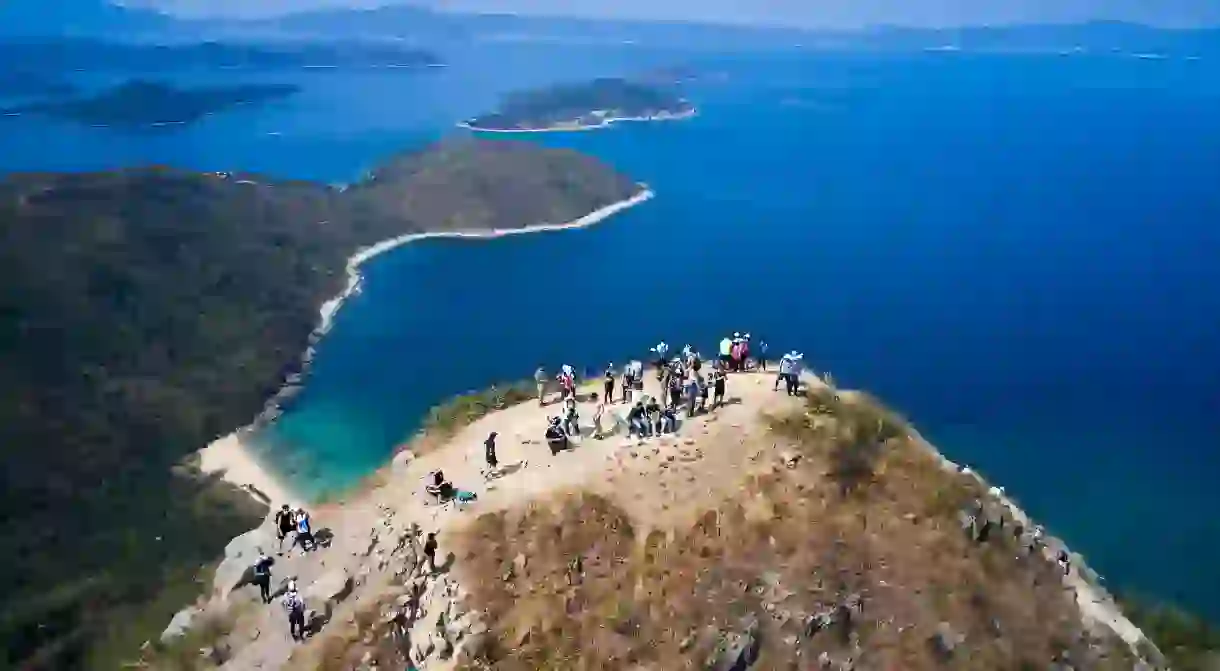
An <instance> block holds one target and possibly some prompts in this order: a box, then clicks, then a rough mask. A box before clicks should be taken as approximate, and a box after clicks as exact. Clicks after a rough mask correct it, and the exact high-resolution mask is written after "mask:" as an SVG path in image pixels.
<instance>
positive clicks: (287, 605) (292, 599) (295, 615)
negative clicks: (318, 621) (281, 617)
mask: <svg viewBox="0 0 1220 671" xmlns="http://www.w3.org/2000/svg"><path fill="white" fill-rule="evenodd" d="M283 603H284V610H286V611H288V634H289V635H290V636H292V640H294V641H303V640H305V600H304V599H302V598H301V594H300V593H299V592H297V581H295V580H289V581H288V592H287V593H285V594H284V601H283Z"/></svg>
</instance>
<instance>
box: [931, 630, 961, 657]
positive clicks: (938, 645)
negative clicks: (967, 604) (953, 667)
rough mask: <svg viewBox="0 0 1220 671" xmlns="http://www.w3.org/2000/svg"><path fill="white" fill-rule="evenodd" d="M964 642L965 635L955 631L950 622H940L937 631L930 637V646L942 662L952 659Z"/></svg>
mask: <svg viewBox="0 0 1220 671" xmlns="http://www.w3.org/2000/svg"><path fill="white" fill-rule="evenodd" d="M962 642H963V637H962V636H960V635H959V634H958V633H957V632H956V631H954V630H953V627H952V626H950V625H949V623H948V622H941V623H940V624H938V625H937V626H936V632H935V633H933V634H932V636H930V637H929V638H928V646H929V647H930V648H931V649H932V654H933V655H935V656H936V657H937V659H939V660H941V661H942V662H948V661H949V660H950V659H952V658H953V655H954V653H955V652H956V651H957V648H958V646H960V645H961V644H962Z"/></svg>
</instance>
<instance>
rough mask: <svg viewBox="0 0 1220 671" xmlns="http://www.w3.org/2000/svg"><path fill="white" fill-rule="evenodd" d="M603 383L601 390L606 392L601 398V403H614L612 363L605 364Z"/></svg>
mask: <svg viewBox="0 0 1220 671" xmlns="http://www.w3.org/2000/svg"><path fill="white" fill-rule="evenodd" d="M605 378H606V379H605V382H604V383H603V390H604V391H605V392H606V393H605V395H604V396H603V397H602V398H603V401H602V402H603V403H614V362H610V363H608V364H606V373H605Z"/></svg>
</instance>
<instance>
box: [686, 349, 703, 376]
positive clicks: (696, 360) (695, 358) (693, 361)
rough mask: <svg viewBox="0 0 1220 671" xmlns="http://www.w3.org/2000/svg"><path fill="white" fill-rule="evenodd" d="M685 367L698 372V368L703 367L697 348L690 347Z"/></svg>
mask: <svg viewBox="0 0 1220 671" xmlns="http://www.w3.org/2000/svg"><path fill="white" fill-rule="evenodd" d="M686 367H687V368H689V369H691V370H693V371H695V372H696V373H698V372H699V369H700V368H702V367H703V361H702V359H701V358H700V357H699V352H698V351H697V350H693V349H692V350H691V352H690V356H687V357H686Z"/></svg>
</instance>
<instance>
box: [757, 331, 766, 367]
mask: <svg viewBox="0 0 1220 671" xmlns="http://www.w3.org/2000/svg"><path fill="white" fill-rule="evenodd" d="M758 369H759V370H761V371H762V372H764V373H765V372H767V341H766V340H763V339H762V338H759V339H758Z"/></svg>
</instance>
